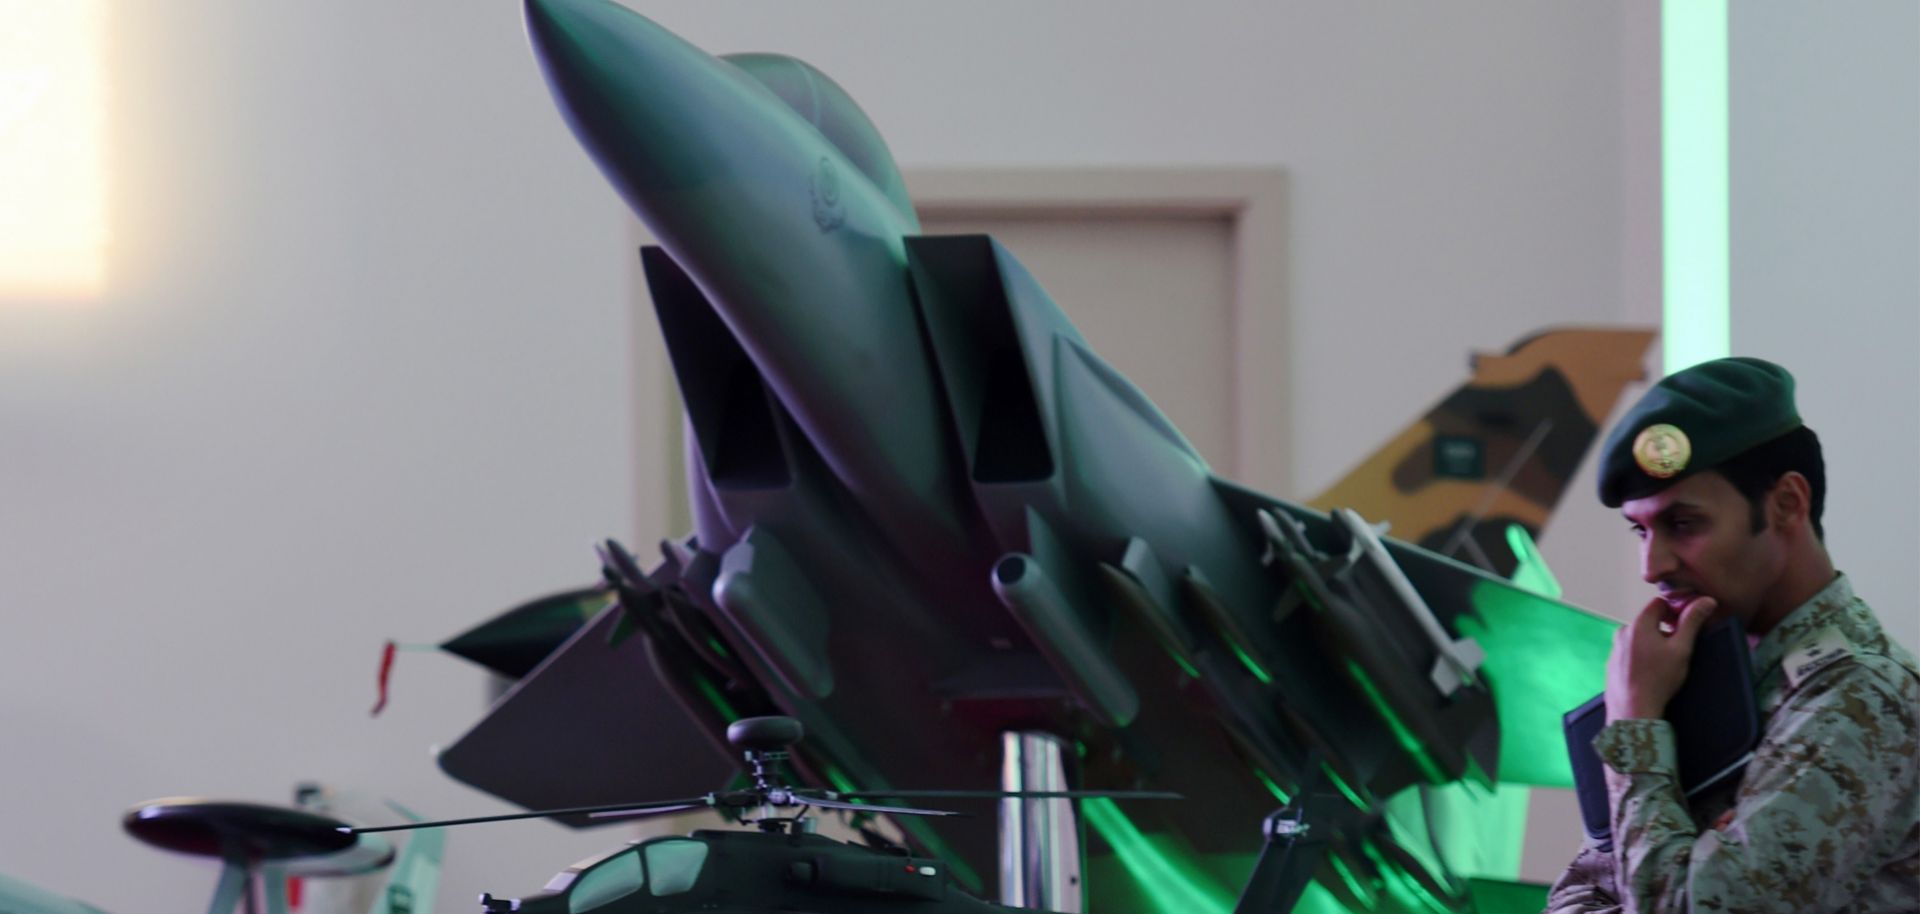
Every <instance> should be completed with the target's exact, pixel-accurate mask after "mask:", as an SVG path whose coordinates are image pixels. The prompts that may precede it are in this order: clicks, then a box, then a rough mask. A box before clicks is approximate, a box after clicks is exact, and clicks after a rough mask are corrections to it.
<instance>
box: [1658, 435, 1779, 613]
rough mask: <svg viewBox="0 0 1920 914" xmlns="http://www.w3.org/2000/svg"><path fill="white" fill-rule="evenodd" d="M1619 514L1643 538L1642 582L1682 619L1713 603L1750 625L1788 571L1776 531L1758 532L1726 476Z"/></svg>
mask: <svg viewBox="0 0 1920 914" xmlns="http://www.w3.org/2000/svg"><path fill="white" fill-rule="evenodd" d="M1620 513H1621V514H1622V515H1624V516H1625V517H1626V519H1627V523H1629V524H1631V525H1632V528H1633V533H1634V535H1635V536H1636V537H1638V538H1639V539H1640V576H1641V577H1642V578H1644V579H1645V580H1646V582H1647V583H1649V584H1652V585H1654V586H1655V587H1657V588H1659V591H1660V596H1661V598H1662V599H1664V600H1666V601H1667V604H1668V605H1669V606H1671V607H1672V608H1673V609H1674V610H1675V611H1676V612H1677V611H1679V609H1680V608H1681V607H1682V606H1685V605H1686V604H1687V603H1688V601H1690V600H1693V599H1694V598H1695V597H1712V598H1714V600H1715V601H1716V602H1718V603H1719V604H1720V610H1719V612H1718V613H1717V614H1716V615H1721V616H1725V615H1732V616H1735V617H1737V618H1739V619H1740V620H1741V621H1742V622H1751V621H1752V619H1753V617H1754V613H1755V612H1756V611H1757V610H1758V609H1759V607H1760V602H1761V599H1762V598H1763V597H1764V595H1765V594H1766V592H1767V590H1768V589H1769V588H1771V587H1772V586H1773V583H1774V581H1775V580H1776V579H1777V578H1778V577H1779V576H1780V573H1781V570H1782V569H1783V568H1784V567H1785V564H1786V551H1785V548H1784V546H1783V545H1782V543H1781V540H1780V537H1779V535H1778V533H1777V531H1775V530H1774V529H1773V528H1772V527H1771V526H1768V527H1766V528H1763V529H1761V530H1760V532H1758V533H1755V532H1753V513H1752V509H1751V507H1750V506H1749V505H1748V504H1747V500H1746V498H1745V497H1743V496H1741V494H1740V490H1738V489H1735V488H1734V487H1733V483H1730V482H1728V481H1727V478H1726V477H1725V476H1722V475H1720V474H1719V473H1714V472H1705V473H1700V474H1698V475H1694V476H1689V477H1687V478H1686V479H1684V480H1681V481H1680V482H1678V483H1676V484H1674V485H1672V486H1670V487H1668V488H1667V489H1666V490H1665V491H1662V492H1659V493H1656V494H1654V495H1649V496H1647V497H1645V498H1636V499H1634V500H1632V501H1629V502H1627V503H1626V504H1623V505H1621V506H1620Z"/></svg>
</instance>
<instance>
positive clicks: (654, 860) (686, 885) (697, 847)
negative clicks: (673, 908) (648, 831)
mask: <svg viewBox="0 0 1920 914" xmlns="http://www.w3.org/2000/svg"><path fill="white" fill-rule="evenodd" d="M640 850H642V851H645V852H646V855H647V872H649V873H651V874H653V894H655V895H678V894H680V893H681V892H685V891H688V890H690V889H692V888H693V884H694V883H695V882H696V881H698V880H699V879H700V868H701V867H703V866H705V865H706V863H707V844H706V842H704V841H695V840H693V839H692V838H668V839H666V840H663V841H650V842H648V843H646V844H643V845H641V846H640Z"/></svg>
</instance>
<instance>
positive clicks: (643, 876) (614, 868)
mask: <svg viewBox="0 0 1920 914" xmlns="http://www.w3.org/2000/svg"><path fill="white" fill-rule="evenodd" d="M706 862H707V843H706V842H705V841H703V840H700V839H698V838H678V837H676V838H656V839H654V840H652V841H646V842H642V843H638V844H629V845H626V846H624V847H619V848H615V849H613V850H611V851H608V852H606V853H604V854H599V855H597V856H593V857H589V858H587V859H585V860H582V861H580V862H579V863H576V864H574V865H572V866H569V867H567V868H566V869H564V870H561V871H560V872H559V873H557V874H555V875H554V877H553V878H552V879H550V880H548V881H547V884H546V886H545V890H544V891H543V892H541V893H540V894H538V895H532V896H529V897H527V898H522V899H519V903H518V904H516V905H513V906H512V907H510V908H508V910H512V911H518V912H521V914H587V912H589V911H597V910H600V909H601V908H604V907H606V906H607V905H609V904H612V903H613V902H615V901H618V900H620V899H622V898H626V897H629V896H632V895H637V894H640V893H642V892H645V893H646V894H648V895H652V896H655V897H662V896H668V895H679V894H682V893H684V892H687V891H690V890H692V888H693V887H694V884H695V883H696V882H698V881H699V879H700V872H701V870H702V868H704V867H705V866H706Z"/></svg>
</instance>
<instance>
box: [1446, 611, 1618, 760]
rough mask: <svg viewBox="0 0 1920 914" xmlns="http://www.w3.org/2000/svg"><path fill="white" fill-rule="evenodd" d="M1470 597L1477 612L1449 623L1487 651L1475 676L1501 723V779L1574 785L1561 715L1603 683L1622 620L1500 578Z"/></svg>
mask: <svg viewBox="0 0 1920 914" xmlns="http://www.w3.org/2000/svg"><path fill="white" fill-rule="evenodd" d="M1471 600H1472V602H1473V608H1474V612H1472V613H1462V614H1461V615H1460V616H1458V617H1457V618H1455V619H1454V625H1455V627H1456V629H1457V630H1458V631H1459V633H1460V636H1461V637H1463V638H1472V639H1473V640H1474V641H1476V642H1478V643H1479V645H1480V647H1481V649H1483V650H1485V651H1486V653H1487V659H1486V662H1485V663H1484V664H1483V665H1482V666H1481V667H1480V675H1481V676H1483V677H1485V679H1486V680H1487V684H1488V685H1489V686H1490V687H1491V688H1492V689H1493V707H1494V713H1495V714H1496V715H1497V716H1498V717H1499V719H1500V770H1499V772H1498V774H1499V778H1500V780H1501V781H1502V782H1505V783H1509V784H1531V785H1534V786H1536V787H1572V786H1573V769H1572V767H1570V766H1569V764H1568V762H1567V745H1566V736H1565V734H1564V732H1563V731H1562V729H1561V726H1560V716H1561V715H1562V714H1565V713H1566V712H1568V711H1570V710H1572V709H1573V708H1575V707H1578V706H1579V705H1580V703H1581V702H1584V701H1586V700H1587V699H1589V698H1592V697H1593V696H1594V695H1596V694H1599V692H1600V689H1601V687H1602V686H1604V685H1605V684H1606V669H1607V654H1608V652H1609V651H1611V650H1612V648H1613V632H1614V630H1615V629H1617V628H1619V627H1620V623H1618V622H1615V621H1613V620H1611V619H1607V618H1603V617H1601V616H1596V615H1593V614H1592V613H1589V612H1586V611H1585V610H1581V609H1576V608H1574V607H1572V606H1568V605H1566V604H1565V603H1559V602H1556V601H1553V600H1548V599H1545V598H1543V597H1539V596H1535V595H1533V594H1530V593H1527V592H1526V591H1524V590H1521V589H1519V588H1517V587H1514V586H1513V585H1511V584H1507V583H1505V582H1502V581H1495V580H1482V581H1478V582H1476V583H1475V584H1474V585H1473V594H1472V596H1471Z"/></svg>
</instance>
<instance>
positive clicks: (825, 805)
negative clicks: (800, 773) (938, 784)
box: [796, 796, 960, 816]
mask: <svg viewBox="0 0 1920 914" xmlns="http://www.w3.org/2000/svg"><path fill="white" fill-rule="evenodd" d="M796 799H798V800H799V801H800V802H802V803H805V804H806V805H808V806H818V807H820V808H821V809H849V810H852V811H854V812H879V813H887V814H889V815H896V816H957V815H960V814H959V813H957V812H953V811H952V810H947V809H914V808H913V807H911V806H876V805H873V804H871V803H842V802H840V801H839V800H829V799H827V798H826V797H815V796H805V797H798V798H796Z"/></svg>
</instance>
